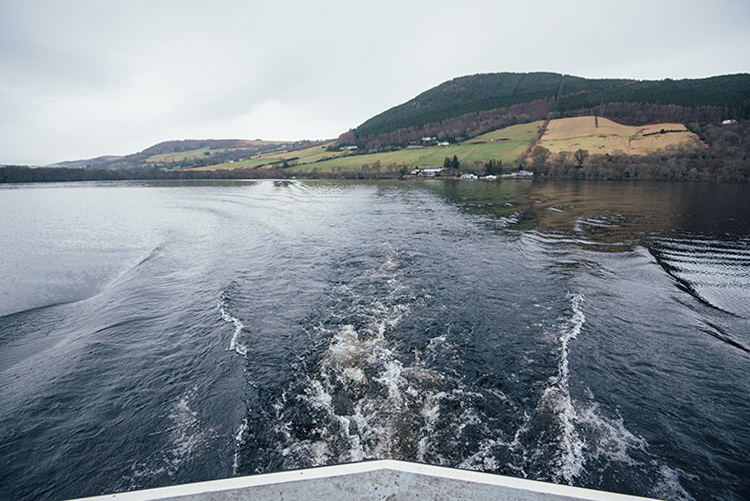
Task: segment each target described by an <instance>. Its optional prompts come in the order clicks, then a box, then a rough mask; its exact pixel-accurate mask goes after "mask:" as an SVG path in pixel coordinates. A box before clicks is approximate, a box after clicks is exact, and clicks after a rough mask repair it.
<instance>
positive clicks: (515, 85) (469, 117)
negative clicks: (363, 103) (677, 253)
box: [340, 73, 750, 147]
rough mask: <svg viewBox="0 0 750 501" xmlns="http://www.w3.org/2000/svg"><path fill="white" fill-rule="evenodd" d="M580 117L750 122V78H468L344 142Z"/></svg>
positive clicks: (382, 141)
mask: <svg viewBox="0 0 750 501" xmlns="http://www.w3.org/2000/svg"><path fill="white" fill-rule="evenodd" d="M581 114H599V115H602V116H609V117H612V118H622V119H626V120H629V121H635V122H650V121H659V120H720V119H725V118H734V119H744V118H750V74H737V75H725V76H717V77H711V78H703V79H686V80H670V79H666V80H640V81H636V80H625V79H587V78H580V77H574V76H569V75H561V74H558V73H489V74H479V75H471V76H464V77H459V78H454V79H453V80H450V81H448V82H445V83H443V84H440V85H438V86H437V87H434V88H432V89H430V90H428V91H426V92H423V93H422V94H420V95H418V96H417V97H415V98H414V99H412V100H410V101H408V102H406V103H404V104H401V105H398V106H396V107H394V108H391V109H389V110H387V111H385V112H383V113H381V114H379V115H376V116H374V117H372V118H371V119H369V120H367V121H366V122H364V123H363V124H362V125H360V126H359V127H357V128H356V129H354V130H353V131H351V132H349V133H347V134H344V135H343V136H342V137H341V138H340V142H341V143H344V142H356V143H360V144H364V145H368V146H371V147H378V146H384V145H386V144H397V143H402V142H404V141H410V140H414V138H412V137H411V136H415V137H416V136H418V135H420V134H424V135H435V136H442V137H446V138H448V137H453V136H463V137H465V136H467V135H468V136H471V135H472V134H475V133H481V132H483V131H485V130H490V128H492V127H494V128H497V127H502V126H505V125H509V124H512V123H517V122H523V121H530V120H537V119H542V118H547V117H549V116H555V117H565V116H575V115H581ZM407 136H408V137H407Z"/></svg>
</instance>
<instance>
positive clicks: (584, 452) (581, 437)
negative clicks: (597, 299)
mask: <svg viewBox="0 0 750 501" xmlns="http://www.w3.org/2000/svg"><path fill="white" fill-rule="evenodd" d="M582 303H583V296H581V295H580V294H576V295H572V296H570V305H571V312H572V315H571V317H570V318H569V319H568V320H567V321H566V322H565V323H564V324H563V326H562V327H561V329H560V333H559V338H558V339H559V341H560V345H561V349H560V359H559V362H558V373H557V375H556V376H553V377H552V378H550V385H549V386H548V387H547V388H546V389H545V391H544V392H543V395H542V398H541V402H540V408H541V409H546V410H548V411H551V412H553V413H554V415H555V416H556V418H557V420H558V424H559V427H560V433H559V436H558V454H559V455H558V460H557V475H556V477H557V480H560V481H564V482H566V483H568V484H573V483H574V482H575V479H576V478H577V477H579V476H580V475H581V473H582V472H583V471H584V470H585V468H586V465H587V463H588V462H591V461H597V463H598V464H599V465H601V464H607V463H621V464H626V465H628V466H629V467H630V468H631V469H633V470H634V471H645V470H652V471H654V473H655V474H658V475H659V476H660V480H659V481H658V482H657V484H656V486H655V487H654V494H655V495H656V496H657V497H659V498H664V499H679V500H688V499H692V498H691V497H690V496H689V495H688V494H687V492H686V491H685V490H684V489H683V488H682V486H681V485H680V482H679V479H680V474H679V473H677V472H675V471H674V470H672V469H671V468H669V467H668V466H666V465H663V464H661V463H660V462H658V461H657V460H651V464H650V465H647V464H645V463H644V462H643V461H642V460H638V459H635V458H634V457H633V455H634V454H633V453H634V452H638V454H636V456H638V457H641V458H643V457H648V456H649V455H650V454H649V451H648V448H649V446H648V443H647V442H646V440H645V439H643V438H642V437H639V436H637V435H635V434H634V433H632V432H631V431H630V430H628V429H627V428H626V426H625V423H624V421H623V419H622V418H621V417H619V416H618V417H616V418H611V417H606V416H605V415H604V414H603V412H602V411H601V410H600V409H599V405H598V404H597V403H596V402H594V401H593V395H592V394H591V392H590V391H588V390H587V391H588V394H589V398H588V400H589V401H588V402H583V401H578V400H576V399H573V398H572V396H571V393H570V367H569V361H568V357H569V353H570V343H571V342H572V341H573V340H574V339H576V337H577V336H578V335H579V334H580V333H581V331H582V329H583V327H584V325H585V323H586V316H585V315H584V313H583V310H582ZM524 433H525V432H524ZM600 467H601V466H600Z"/></svg>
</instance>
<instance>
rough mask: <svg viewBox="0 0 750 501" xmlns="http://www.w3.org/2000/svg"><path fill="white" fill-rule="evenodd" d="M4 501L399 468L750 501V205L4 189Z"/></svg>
mask: <svg viewBox="0 0 750 501" xmlns="http://www.w3.org/2000/svg"><path fill="white" fill-rule="evenodd" d="M0 210H1V211H2V214H3V222H2V225H1V226H0V251H1V252H2V262H1V263H0V276H1V277H2V286H1V287H0V315H1V316H0V486H1V488H2V492H3V495H2V497H3V498H7V499H37V498H52V499H56V498H64V497H76V496H84V495H95V494H103V493H109V492H113V491H120V490H126V489H137V488H147V487H155V486H163V485H170V484H175V483H183V482H190V481H200V480H208V479H216V478H225V477H229V476H232V475H245V474H252V473H262V472H272V471H279V470H285V469H292V468H300V467H307V466H314V465H324V464H336V463H343V462H351V461H359V460H364V459H373V458H394V459H405V460H410V461H419V462H425V463H432V464H439V465H446V466H454V467H459V468H467V469H473V470H480V471H487V472H497V473H502V474H506V475H513V476H518V477H526V478H532V479H539V480H546V481H553V482H558V483H567V484H573V485H578V486H584V487H592V488H597V489H605V490H612V491H618V492H623V493H632V494H639V495H645V496H654V497H660V498H666V499H737V500H739V499H748V498H750V452H749V451H750V186H740V185H708V184H696V185H692V184H662V183H653V184H646V183H642V184H624V183H620V184H617V183H611V184H610V183H588V184H586V183H539V182H504V183H484V182H475V183H472V182H414V183H408V182H390V183H385V182H384V183H348V182H298V181H292V182H287V181H284V182H279V181H277V182H274V181H263V182H201V183H181V184H163V183H162V184H160V183H113V184H96V183H93V184H89V183H82V184H70V185H64V184H63V185H60V184H58V185H44V186H40V185H34V186H29V185H27V186H15V187H2V188H0Z"/></svg>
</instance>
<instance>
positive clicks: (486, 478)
mask: <svg viewBox="0 0 750 501" xmlns="http://www.w3.org/2000/svg"><path fill="white" fill-rule="evenodd" d="M380 470H393V471H398V472H404V473H410V474H414V475H426V476H431V477H439V478H444V479H450V480H458V481H462V482H470V483H475V484H483V485H491V486H492V485H495V486H498V487H506V488H511V489H517V490H520V491H526V492H529V493H539V494H552V495H557V496H568V497H570V498H574V499H581V500H591V501H610V500H611V501H628V500H629V501H635V500H645V499H649V498H643V497H637V496H629V495H625V494H616V493H612V492H605V491H597V490H593V489H584V488H581V487H571V486H568V485H558V484H553V483H548V482H540V481H536V480H526V479H521V478H514V477H507V476H503V475H495V474H491V473H481V472H476V471H468V470H458V469H454V468H446V467H443V466H432V465H426V464H419V463H410V462H407V461H397V460H391V459H386V460H378V461H365V462H361V463H350V464H342V465H336V466H320V467H316V468H307V469H303V470H292V471H284V472H279V473H265V474H259V475H250V476H245V477H233V478H227V479H222V480H210V481H206V482H196V483H192V484H183V485H175V486H170V487H159V488H155V489H145V490H140V491H130V492H122V493H115V494H106V495H103V496H95V497H89V498H83V499H87V500H104V499H117V500H121V501H136V500H139V501H140V500H156V499H165V498H170V497H176V496H188V495H195V494H201V493H208V492H221V491H229V490H236V489H243V488H247V487H254V486H261V485H273V484H283V483H288V482H299V481H305V480H314V479H324V478H332V477H340V476H346V475H356V474H361V473H367V472H373V471H380Z"/></svg>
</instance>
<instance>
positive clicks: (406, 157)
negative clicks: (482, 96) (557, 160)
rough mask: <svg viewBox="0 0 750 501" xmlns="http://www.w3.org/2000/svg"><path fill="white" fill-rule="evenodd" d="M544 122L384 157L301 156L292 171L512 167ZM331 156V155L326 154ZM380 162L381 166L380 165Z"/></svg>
mask: <svg viewBox="0 0 750 501" xmlns="http://www.w3.org/2000/svg"><path fill="white" fill-rule="evenodd" d="M541 125H542V122H533V123H529V124H522V125H514V126H511V127H506V128H504V129H499V130H497V131H494V132H490V133H488V134H484V135H483V136H478V137H475V138H472V139H470V140H468V141H464V142H461V143H457V144H452V145H450V146H430V147H425V148H418V149H402V150H398V151H388V152H382V153H370V154H365V155H339V156H337V157H335V158H330V159H327V160H322V157H323V156H326V155H320V157H321V160H319V161H316V160H314V159H315V158H316V155H305V156H303V155H299V157H300V158H299V160H298V165H296V166H294V167H291V168H290V170H291V171H293V172H299V173H305V172H310V171H311V170H313V169H317V170H318V171H320V172H336V171H356V170H360V169H361V168H362V166H364V165H367V166H369V167H370V168H377V167H376V166H377V165H380V168H381V169H382V170H384V171H385V170H386V169H388V168H389V166H390V167H391V168H394V169H396V170H397V169H400V168H401V167H407V168H409V169H411V168H414V167H425V166H430V165H439V166H442V165H443V161H444V160H445V157H450V158H453V156H456V157H457V158H458V159H459V161H460V162H461V164H462V165H465V166H468V165H471V164H472V163H474V162H488V161H489V160H502V162H503V163H504V164H506V165H512V164H513V163H514V162H515V161H516V159H518V157H519V156H520V155H522V154H523V153H524V152H525V151H526V150H527V149H528V148H529V147H530V146H531V145H532V144H534V141H535V140H536V139H537V136H538V128H539V127H540V126H541ZM496 137H507V138H508V140H507V141H498V142H490V140H491V139H495V138H496ZM326 153H327V155H329V156H330V155H331V153H330V152H326ZM378 162H379V164H378Z"/></svg>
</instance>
